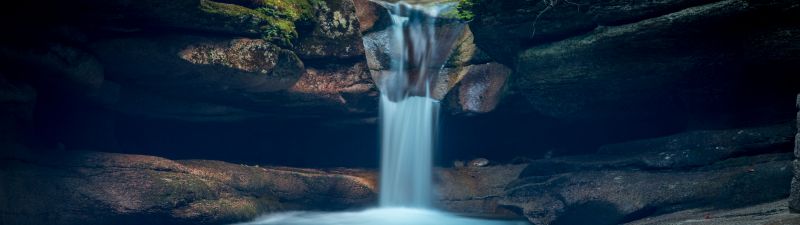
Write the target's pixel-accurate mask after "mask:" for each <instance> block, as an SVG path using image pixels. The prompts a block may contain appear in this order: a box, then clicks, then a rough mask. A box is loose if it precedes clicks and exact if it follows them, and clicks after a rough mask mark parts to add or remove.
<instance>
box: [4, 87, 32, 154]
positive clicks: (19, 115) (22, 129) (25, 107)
mask: <svg viewBox="0 0 800 225" xmlns="http://www.w3.org/2000/svg"><path fill="white" fill-rule="evenodd" d="M35 105H36V90H35V89H33V87H31V86H30V85H29V84H27V83H25V82H22V81H20V80H18V79H14V78H13V77H10V76H8V75H6V74H5V73H4V72H0V148H2V149H4V150H3V151H2V152H1V153H0V157H3V156H5V155H6V154H14V153H16V152H15V150H17V149H20V148H19V146H20V145H22V144H25V143H26V142H27V141H26V139H27V138H28V136H30V134H31V133H32V130H31V127H32V125H33V110H34V106H35Z"/></svg>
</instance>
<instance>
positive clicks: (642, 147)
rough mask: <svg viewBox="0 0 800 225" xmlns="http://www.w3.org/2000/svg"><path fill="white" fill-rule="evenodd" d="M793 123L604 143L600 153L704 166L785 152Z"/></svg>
mask: <svg viewBox="0 0 800 225" xmlns="http://www.w3.org/2000/svg"><path fill="white" fill-rule="evenodd" d="M793 130H794V129H793V127H792V126H791V125H789V124H782V125H775V126H769V127H758V128H747V129H731V130H716V131H713V130H706V131H690V132H686V133H681V134H676V135H672V136H668V137H662V138H654V139H646V140H639V141H632V142H626V143H620V144H612V145H606V146H603V147H601V148H600V150H599V151H600V152H601V153H605V154H622V155H638V157H637V158H639V159H640V160H641V163H643V164H644V165H645V166H647V167H650V168H684V167H691V166H704V165H709V164H712V163H714V162H717V161H720V160H723V159H727V158H731V157H738V156H743V155H757V154H764V153H771V152H785V151H786V149H788V148H789V146H791V142H792V141H791V134H792V131H793Z"/></svg>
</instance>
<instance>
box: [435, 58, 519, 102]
mask: <svg viewBox="0 0 800 225" xmlns="http://www.w3.org/2000/svg"><path fill="white" fill-rule="evenodd" d="M453 70H455V71H457V72H455V73H456V74H458V75H448V76H442V77H448V78H450V79H452V78H461V79H460V80H458V83H457V84H456V86H455V87H453V89H454V90H453V91H449V94H451V95H452V96H453V97H451V98H450V99H452V100H450V99H446V101H447V100H450V101H451V104H449V105H450V106H451V107H450V109H451V110H453V111H454V112H470V113H488V112H491V111H493V110H494V109H495V108H497V105H499V104H500V100H502V97H503V94H504V93H503V91H504V90H505V88H506V81H507V80H508V78H509V76H510V75H511V72H512V71H511V70H510V69H509V68H508V67H506V66H503V65H501V64H499V63H486V64H479V65H468V66H464V67H458V68H455V69H452V70H451V69H448V68H446V69H445V71H444V72H445V73H448V72H450V71H453ZM434 93H448V92H445V91H438V92H434ZM456 96H457V97H456Z"/></svg>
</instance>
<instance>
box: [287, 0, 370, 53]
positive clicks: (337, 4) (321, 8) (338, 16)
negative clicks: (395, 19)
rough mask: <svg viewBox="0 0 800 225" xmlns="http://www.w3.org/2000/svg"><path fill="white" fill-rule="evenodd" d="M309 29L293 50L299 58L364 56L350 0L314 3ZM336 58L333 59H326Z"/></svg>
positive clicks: (357, 23) (358, 26)
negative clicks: (311, 26)
mask: <svg viewBox="0 0 800 225" xmlns="http://www.w3.org/2000/svg"><path fill="white" fill-rule="evenodd" d="M314 9H315V10H314V11H315V13H316V17H315V18H314V25H313V28H311V30H310V31H308V32H304V33H303V35H301V37H300V38H299V40H298V42H299V44H298V46H297V47H295V48H294V51H295V53H297V55H298V56H300V58H302V59H304V60H305V59H320V58H326V57H328V58H338V59H341V58H353V57H358V56H363V55H364V45H363V44H362V42H361V33H360V32H359V29H360V25H359V21H358V17H357V15H356V14H357V13H356V9H355V5H354V4H353V1H352V0H325V1H317V2H316V4H314ZM328 60H336V59H328Z"/></svg>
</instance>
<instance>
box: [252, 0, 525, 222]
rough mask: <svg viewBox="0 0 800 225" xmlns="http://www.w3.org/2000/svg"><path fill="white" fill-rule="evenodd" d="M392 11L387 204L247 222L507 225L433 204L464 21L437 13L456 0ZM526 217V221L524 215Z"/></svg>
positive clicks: (384, 131)
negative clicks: (446, 68) (443, 91)
mask: <svg viewBox="0 0 800 225" xmlns="http://www.w3.org/2000/svg"><path fill="white" fill-rule="evenodd" d="M379 3H380V4H382V5H383V6H384V7H386V8H387V9H389V11H390V12H391V17H392V22H393V24H392V26H391V27H390V28H388V29H390V32H391V35H389V40H387V44H388V45H389V46H387V47H388V49H389V52H388V53H389V55H390V57H391V73H389V74H387V75H384V77H381V78H380V79H377V83H378V87H379V88H380V90H381V97H380V123H381V124H380V126H381V174H380V194H379V207H378V208H374V209H369V210H364V211H359V212H288V213H278V214H272V215H267V216H264V217H261V218H259V219H257V220H256V221H254V222H250V223H245V224H264V225H266V224H275V225H278V224H279V225H384V224H385V225H506V224H519V223H520V222H509V221H491V220H484V219H474V218H465V217H459V216H454V215H451V214H448V213H445V212H441V211H438V210H435V209H433V207H432V205H433V201H432V198H433V193H432V190H433V185H432V180H433V179H432V170H433V168H432V167H433V165H432V164H433V160H432V154H433V148H434V147H433V146H434V140H435V137H436V124H437V118H438V114H439V102H438V101H437V100H435V99H433V98H431V92H432V89H433V88H432V87H433V86H434V84H432V81H433V80H434V79H435V76H436V75H438V73H439V71H440V70H441V68H442V65H443V64H444V62H445V60H447V56H448V55H449V54H450V49H451V48H452V45H453V42H454V41H455V40H456V39H457V35H458V34H460V32H458V29H460V26H461V25H458V24H455V25H453V24H450V26H447V27H448V28H447V30H445V31H442V30H440V29H441V27H442V23H441V20H440V19H438V18H437V17H438V16H439V14H440V13H442V12H444V11H445V10H448V9H452V7H453V3H444V4H435V3H425V4H418V5H412V4H408V3H405V2H397V3H389V2H379ZM521 224H526V223H521Z"/></svg>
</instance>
